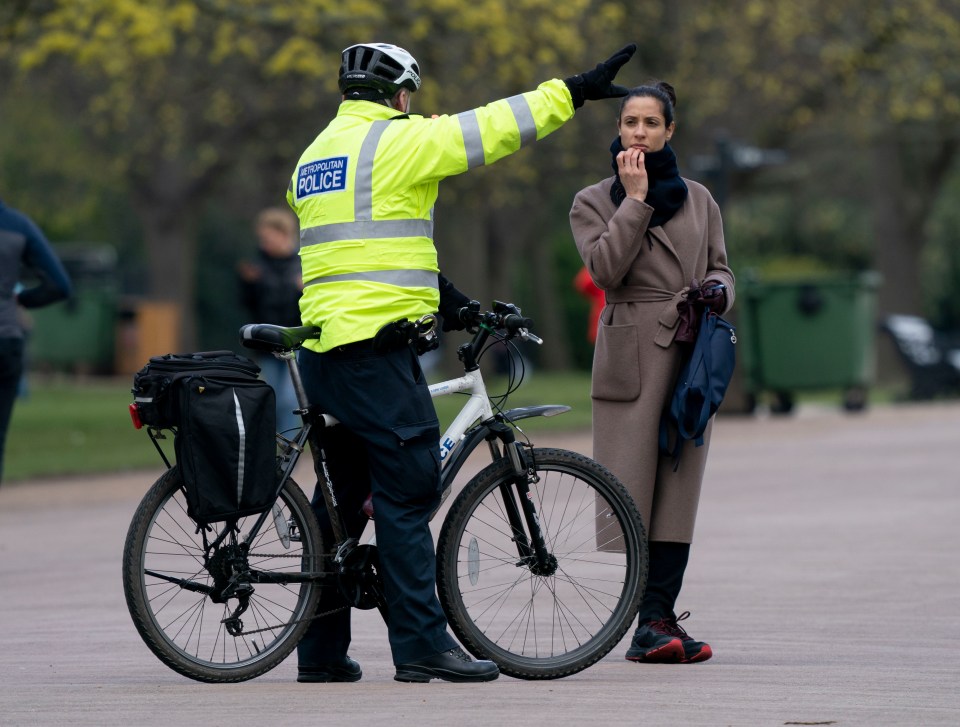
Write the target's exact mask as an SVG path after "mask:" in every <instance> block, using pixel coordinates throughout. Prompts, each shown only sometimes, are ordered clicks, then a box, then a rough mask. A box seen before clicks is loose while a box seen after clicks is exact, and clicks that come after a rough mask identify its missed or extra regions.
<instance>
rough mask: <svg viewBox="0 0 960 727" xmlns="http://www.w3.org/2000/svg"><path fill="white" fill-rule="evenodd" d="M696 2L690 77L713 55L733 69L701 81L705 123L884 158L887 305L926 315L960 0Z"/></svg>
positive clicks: (876, 192) (957, 93)
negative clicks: (835, 140)
mask: <svg viewBox="0 0 960 727" xmlns="http://www.w3.org/2000/svg"><path fill="white" fill-rule="evenodd" d="M687 7H688V9H689V10H690V12H689V14H686V15H685V17H686V18H687V22H686V23H685V25H684V26H683V31H682V32H681V33H680V35H679V36H678V40H679V42H678V48H679V51H678V53H677V57H678V58H679V59H680V61H679V63H678V68H677V73H678V78H679V79H680V81H681V83H683V84H687V83H689V84H691V85H696V79H697V77H698V76H700V75H701V74H702V71H703V68H704V67H705V63H706V61H707V60H708V59H709V63H710V66H711V67H712V68H717V69H721V70H722V72H721V73H719V74H716V75H714V77H713V78H712V79H711V81H710V82H709V83H705V84H700V85H699V86H698V88H699V89H700V95H699V97H698V103H697V105H696V107H695V110H694V121H695V123H696V122H702V123H705V124H708V123H712V124H716V123H717V122H718V120H723V123H726V125H728V128H731V127H732V128H737V129H739V128H745V129H748V130H749V131H748V133H749V134H752V135H757V136H765V137H766V138H767V139H770V140H772V141H773V142H774V143H788V141H789V139H790V138H795V137H796V136H797V135H798V134H800V133H803V134H805V138H806V139H808V140H809V141H810V143H812V144H817V143H818V137H819V139H820V140H822V139H824V138H827V137H828V136H832V135H835V134H837V133H839V134H841V135H842V136H845V137H846V138H847V139H848V140H849V142H848V144H850V145H851V146H852V150H853V153H859V154H861V155H865V156H866V157H867V158H869V159H870V160H871V162H872V169H873V173H872V174H871V175H870V178H869V179H863V180H862V186H863V187H865V188H866V189H868V190H869V193H870V195H871V197H872V200H873V219H874V236H875V242H876V246H875V255H876V257H875V264H876V266H877V268H878V269H879V270H880V271H881V273H883V274H884V277H885V278H886V280H887V282H888V283H889V284H888V285H885V286H884V287H883V289H882V290H881V296H880V304H881V308H882V310H884V311H886V312H906V313H919V312H920V311H921V305H922V286H921V281H920V269H919V265H920V259H921V256H922V251H923V248H924V245H925V243H926V240H927V238H928V233H929V230H928V225H927V220H928V219H929V217H930V212H931V210H932V208H933V205H934V204H935V202H936V200H937V198H938V197H939V195H940V191H941V189H942V187H943V184H944V181H945V179H946V177H947V173H948V172H949V170H950V169H951V167H952V165H953V163H954V161H955V160H956V157H957V149H958V135H957V131H956V129H957V128H958V123H960V76H958V75H957V74H956V68H957V65H958V63H960V2H958V0H907V1H903V0H900V1H893V0H884V1H882V2H875V3H870V4H867V5H864V4H863V3H861V2H857V1H856V0H812V1H811V2H805V3H796V2H791V1H790V0H763V1H760V0H737V1H736V2H718V1H715V0H714V1H711V2H701V3H697V2H689V3H688V5H687ZM838 163H843V159H838ZM818 182H819V180H810V183H811V184H816V183H818ZM824 184H825V186H828V185H829V180H827V181H826V182H825V183H824ZM847 193H849V192H847ZM841 194H844V192H841Z"/></svg>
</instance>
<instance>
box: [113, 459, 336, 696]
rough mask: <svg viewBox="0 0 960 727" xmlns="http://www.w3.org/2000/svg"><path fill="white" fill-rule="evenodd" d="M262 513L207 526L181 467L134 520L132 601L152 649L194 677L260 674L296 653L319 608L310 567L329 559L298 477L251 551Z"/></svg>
mask: <svg viewBox="0 0 960 727" xmlns="http://www.w3.org/2000/svg"><path fill="white" fill-rule="evenodd" d="M256 519H257V518H256V517H254V516H251V517H247V518H241V519H240V520H239V521H237V522H236V527H233V523H215V524H213V525H212V526H211V527H210V529H208V530H203V529H198V526H197V524H196V523H195V522H194V521H193V520H192V519H190V517H188V516H187V502H186V497H185V495H184V491H183V485H182V480H181V476H180V470H179V468H178V467H173V468H172V469H170V470H168V471H167V472H166V474H164V475H163V477H161V478H160V479H159V480H157V482H156V483H155V484H154V485H153V487H151V488H150V490H149V491H148V492H147V494H146V495H145V496H144V498H143V501H142V502H141V503H140V507H139V508H138V509H137V512H136V514H135V515H134V517H133V521H132V522H131V523H130V529H129V531H128V533H127V539H126V544H125V547H124V551H123V590H124V594H125V595H126V599H127V608H128V609H129V610H130V615H131V617H132V618H133V623H134V625H135V626H136V628H137V631H139V633H140V636H141V637H142V638H143V640H144V642H145V643H146V644H147V646H148V647H149V648H150V650H151V651H153V653H154V654H155V655H156V656H157V657H158V658H159V659H160V660H161V661H162V662H163V663H164V664H166V665H167V666H169V667H170V668H171V669H173V670H174V671H177V672H179V673H180V674H183V675H184V676H188V677H190V678H191V679H196V680H198V681H203V682H239V681H244V680H247V679H252V678H254V677H256V676H259V675H261V674H263V673H265V672H267V671H269V670H270V669H272V668H273V667H275V666H276V665H277V664H279V663H280V662H281V661H283V660H284V659H285V658H286V657H287V655H288V654H290V652H291V651H292V650H293V648H294V647H295V646H296V645H297V642H298V641H299V640H300V638H301V637H302V636H303V634H304V632H305V631H306V629H307V627H308V626H309V624H310V619H311V618H312V617H313V615H314V612H315V611H316V608H317V601H318V599H319V597H320V584H319V583H318V582H317V581H315V580H310V579H309V576H304V572H305V571H317V570H319V567H318V566H315V565H313V564H319V563H321V562H322V558H321V555H322V552H323V548H322V544H321V537H320V529H319V527H318V526H317V521H316V517H315V516H314V514H313V512H312V510H311V509H310V503H309V502H308V501H307V498H306V496H305V495H304V494H303V492H302V491H301V490H300V487H299V486H298V485H297V484H296V483H295V482H294V481H293V480H288V481H287V482H286V483H285V484H284V486H283V488H282V489H281V491H280V496H279V498H278V499H277V502H276V503H275V505H274V506H273V510H272V512H271V514H270V516H269V517H268V519H267V521H266V522H265V523H264V525H263V527H262V528H261V530H260V532H259V533H258V534H257V537H256V538H254V540H253V541H252V542H251V544H250V548H249V550H248V551H245V549H244V548H243V547H242V544H241V543H242V541H241V538H242V537H243V536H244V535H245V534H246V533H247V532H249V529H250V528H251V527H252V526H253V524H254V522H255V521H256ZM204 535H206V538H204ZM221 536H222V538H221ZM218 540H219V542H218ZM241 604H242V605H241Z"/></svg>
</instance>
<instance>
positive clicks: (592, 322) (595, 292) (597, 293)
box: [573, 267, 607, 343]
mask: <svg viewBox="0 0 960 727" xmlns="http://www.w3.org/2000/svg"><path fill="white" fill-rule="evenodd" d="M573 288H574V290H576V291H577V292H578V293H579V294H580V295H582V296H583V297H584V298H586V299H587V300H588V301H590V312H589V313H588V314H587V340H588V341H590V343H596V342H597V326H598V325H599V323H600V314H601V313H602V312H603V306H605V305H606V303H607V297H606V295H605V294H604V292H603V290H602V289H600V288H598V287H597V284H596V283H594V282H593V278H591V277H590V271H589V270H587V269H586V267H582V268H580V270H579V271H578V272H577V274H576V276H575V277H574V279H573Z"/></svg>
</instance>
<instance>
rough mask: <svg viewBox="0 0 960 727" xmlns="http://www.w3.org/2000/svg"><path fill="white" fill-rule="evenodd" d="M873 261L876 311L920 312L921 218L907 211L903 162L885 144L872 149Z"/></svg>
mask: <svg viewBox="0 0 960 727" xmlns="http://www.w3.org/2000/svg"><path fill="white" fill-rule="evenodd" d="M873 162H874V174H873V180H874V184H873V189H872V194H873V224H874V236H875V244H876V248H875V253H874V260H875V262H876V268H877V270H878V271H879V272H880V273H881V275H883V284H882V286H881V288H880V295H879V299H878V307H879V313H880V314H881V315H882V316H883V315H889V314H891V313H906V314H911V315H921V314H922V312H923V292H922V291H923V289H922V287H921V284H920V253H921V251H922V250H923V243H924V224H923V221H924V220H923V218H921V219H911V217H913V216H912V215H910V214H909V211H908V209H909V207H908V203H907V202H908V200H907V192H906V185H905V184H904V175H903V163H902V159H901V155H900V153H899V150H897V149H894V148H891V147H890V145H889V144H888V143H881V144H877V145H876V146H875V147H874V149H873Z"/></svg>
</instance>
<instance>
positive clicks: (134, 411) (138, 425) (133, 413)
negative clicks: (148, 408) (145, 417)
mask: <svg viewBox="0 0 960 727" xmlns="http://www.w3.org/2000/svg"><path fill="white" fill-rule="evenodd" d="M130 419H131V420H132V421H133V428H134V429H143V422H142V421H140V410H139V409H138V408H137V404H136V402H134V403H133V404H131V405H130Z"/></svg>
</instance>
